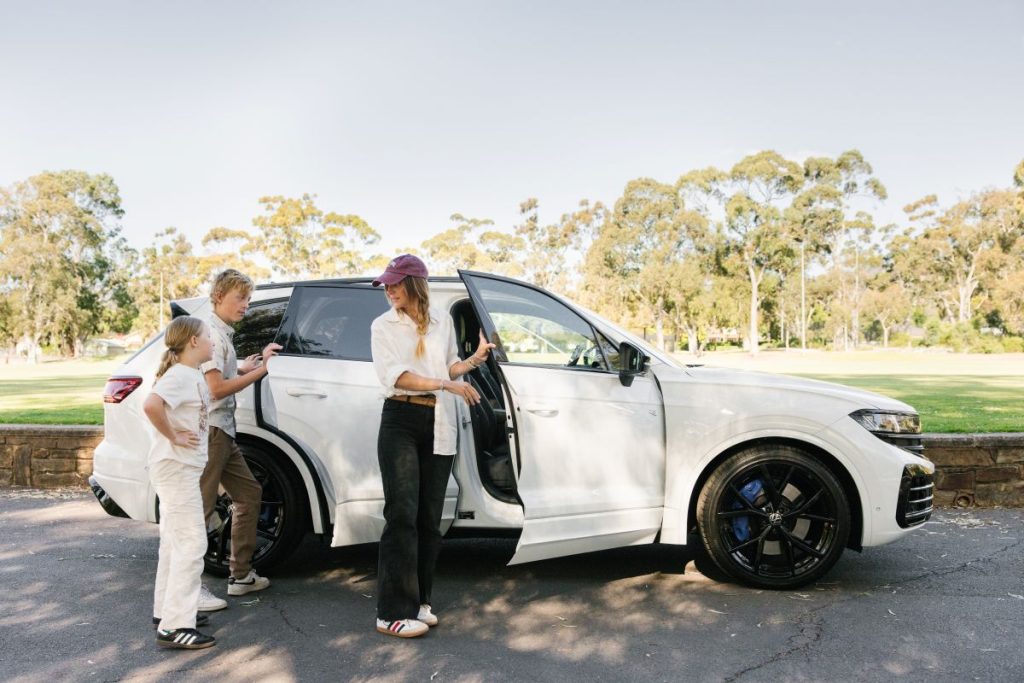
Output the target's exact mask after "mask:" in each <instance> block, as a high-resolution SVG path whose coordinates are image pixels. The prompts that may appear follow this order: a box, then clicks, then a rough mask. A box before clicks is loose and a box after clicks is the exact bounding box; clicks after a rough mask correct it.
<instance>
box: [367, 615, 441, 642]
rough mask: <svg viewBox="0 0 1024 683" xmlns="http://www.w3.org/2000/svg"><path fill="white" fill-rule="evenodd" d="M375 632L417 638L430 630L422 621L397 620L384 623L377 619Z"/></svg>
mask: <svg viewBox="0 0 1024 683" xmlns="http://www.w3.org/2000/svg"><path fill="white" fill-rule="evenodd" d="M377 630H378V631H380V632H381V633H386V634H387V635H389V636H398V637H399V638H415V637H417V636H422V635H423V634H424V633H426V632H427V631H429V630H430V628H429V627H428V626H427V625H426V624H424V623H423V622H422V621H417V620H416V619H398V620H397V621H384V620H383V619H378V620H377Z"/></svg>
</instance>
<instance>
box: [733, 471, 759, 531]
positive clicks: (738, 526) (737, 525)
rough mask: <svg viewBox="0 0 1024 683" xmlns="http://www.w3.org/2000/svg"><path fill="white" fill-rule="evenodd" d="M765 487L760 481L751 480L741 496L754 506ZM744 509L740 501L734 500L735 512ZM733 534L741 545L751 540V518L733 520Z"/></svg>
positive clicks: (744, 487) (741, 490)
mask: <svg viewBox="0 0 1024 683" xmlns="http://www.w3.org/2000/svg"><path fill="white" fill-rule="evenodd" d="M762 490H763V487H762V486H761V480H760V479H751V480H750V481H749V482H747V483H746V485H744V486H743V488H741V489H740V495H741V496H743V498H744V499H746V501H747V502H748V503H750V504H753V503H754V501H755V500H757V497H758V496H760V495H761V492H762ZM743 507H745V506H744V505H743V503H741V502H740V501H738V500H734V501H733V503H732V509H733V510H740V509H742V508H743ZM732 533H733V535H734V536H736V539H737V540H738V541H740V542H741V543H743V542H746V541H747V540H748V539H749V538H750V518H749V517H734V518H733V520H732Z"/></svg>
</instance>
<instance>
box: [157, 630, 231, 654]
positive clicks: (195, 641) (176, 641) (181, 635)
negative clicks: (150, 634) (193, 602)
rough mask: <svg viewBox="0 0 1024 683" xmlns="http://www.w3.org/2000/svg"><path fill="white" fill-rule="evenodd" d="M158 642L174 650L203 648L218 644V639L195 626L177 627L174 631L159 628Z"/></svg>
mask: <svg viewBox="0 0 1024 683" xmlns="http://www.w3.org/2000/svg"><path fill="white" fill-rule="evenodd" d="M156 644H157V645H159V646H160V647H169V648H171V649H174V650H202V649H203V648H204V647H213V646H214V645H216V644H217V639H216V638H214V637H213V636H208V635H206V634H205V633H200V632H199V631H197V630H195V629H194V628H176V629H174V630H172V631H163V630H160V629H157V632H156Z"/></svg>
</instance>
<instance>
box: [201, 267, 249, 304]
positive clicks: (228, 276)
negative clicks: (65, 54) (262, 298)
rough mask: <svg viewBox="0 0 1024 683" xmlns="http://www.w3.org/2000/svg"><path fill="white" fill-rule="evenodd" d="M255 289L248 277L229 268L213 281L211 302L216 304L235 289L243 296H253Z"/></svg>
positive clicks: (218, 274)
mask: <svg viewBox="0 0 1024 683" xmlns="http://www.w3.org/2000/svg"><path fill="white" fill-rule="evenodd" d="M253 288H254V285H253V283H252V280H251V279H250V278H249V276H248V275H246V274H245V273H243V272H241V271H238V270H235V269H234V268H228V269H227V270H223V271H221V272H219V273H217V277H215V278H214V279H213V287H212V288H211V289H210V301H212V302H213V303H214V304H216V303H217V301H218V300H219V299H220V298H221V297H223V296H224V295H225V294H227V293H228V292H230V291H232V290H235V289H238V290H241V292H242V295H243V296H248V295H249V294H252V290H253Z"/></svg>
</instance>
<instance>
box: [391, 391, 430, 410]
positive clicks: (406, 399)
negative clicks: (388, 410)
mask: <svg viewBox="0 0 1024 683" xmlns="http://www.w3.org/2000/svg"><path fill="white" fill-rule="evenodd" d="M388 400H389V401H399V402H401V403H415V404H416V405H418V406H427V407H429V408H433V407H434V406H435V405H436V404H437V397H436V396H419V395H413V394H402V395H401V396H388Z"/></svg>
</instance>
